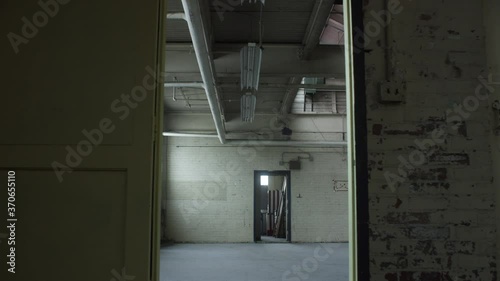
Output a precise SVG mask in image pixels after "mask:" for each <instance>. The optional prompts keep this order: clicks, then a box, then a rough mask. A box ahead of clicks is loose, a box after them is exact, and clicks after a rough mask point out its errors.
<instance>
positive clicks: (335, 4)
mask: <svg viewBox="0 0 500 281" xmlns="http://www.w3.org/2000/svg"><path fill="white" fill-rule="evenodd" d="M200 2H201V3H202V4H201V6H202V7H203V9H202V17H203V18H204V20H205V22H206V26H205V29H206V30H207V33H208V34H209V36H210V42H211V56H212V58H213V64H214V66H215V73H216V74H215V76H216V81H217V99H218V101H219V103H220V105H221V114H222V116H223V120H224V121H225V122H229V121H233V122H235V121H238V118H240V117H239V114H240V98H241V96H242V94H244V92H241V90H240V49H241V48H242V47H243V46H244V45H245V44H247V43H249V42H257V43H258V42H259V40H262V46H263V48H264V50H263V57H262V67H261V75H260V85H259V91H258V92H257V93H256V96H257V105H256V114H258V115H263V114H264V115H265V114H282V115H286V114H289V113H290V112H291V110H292V108H293V107H294V105H293V104H294V102H295V103H297V102H300V100H299V101H297V99H296V97H297V93H298V92H299V88H298V87H297V84H300V83H301V82H302V79H303V78H304V77H323V78H327V80H326V81H327V82H326V84H327V85H325V86H323V87H322V89H318V90H317V91H318V92H322V93H323V94H325V93H326V94H328V93H332V92H334V91H335V92H343V91H345V90H343V89H344V87H345V82H344V81H345V80H344V72H345V71H344V68H345V66H344V50H343V47H342V45H343V43H342V42H343V40H342V38H343V16H342V5H341V4H342V3H341V2H342V1H338V0H329V1H325V0H267V1H266V3H265V5H264V6H263V8H262V38H260V36H259V34H260V32H259V30H260V28H259V26H260V25H259V18H260V14H261V10H260V9H261V5H260V1H259V0H257V3H249V0H246V1H244V2H245V3H243V4H241V2H240V0H206V1H204V0H200ZM250 2H253V1H250ZM183 12H184V10H183V7H182V3H181V1H180V0H167V13H169V14H173V13H183ZM166 25H167V26H166V43H167V48H166V52H167V54H166V58H167V61H166V70H165V71H166V73H165V74H164V80H165V82H202V77H201V75H200V70H199V66H198V63H197V60H196V55H195V52H194V49H193V46H192V40H191V35H190V33H189V29H188V25H187V23H186V21H184V20H174V19H169V20H167V23H166ZM326 62H328V63H326ZM294 85H295V86H294ZM327 100H328V102H330V103H331V98H330V99H327ZM344 100H345V99H344ZM316 102H320V103H321V100H320V101H316ZM325 102H326V101H325ZM295 107H296V108H300V106H297V105H295ZM317 108H321V106H319V105H318V106H317ZM165 112H166V114H169V113H170V114H172V113H183V114H190V113H192V114H200V113H210V107H209V103H208V101H207V96H206V94H205V90H204V89H203V88H190V87H177V88H172V87H167V88H166V91H165ZM298 113H300V112H298ZM331 113H332V114H335V113H338V112H333V111H332V112H331ZM294 114H297V111H296V110H294Z"/></svg>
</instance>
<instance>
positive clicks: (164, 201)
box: [159, 0, 368, 280]
mask: <svg viewBox="0 0 500 281" xmlns="http://www.w3.org/2000/svg"><path fill="white" fill-rule="evenodd" d="M167 2H168V3H169V8H168V9H167V10H168V14H167V19H169V24H168V25H167V27H166V28H167V30H166V34H167V36H166V42H167V44H166V47H165V50H166V52H165V55H166V56H167V57H168V63H167V64H166V67H165V69H166V72H165V75H164V79H165V83H164V86H165V88H166V90H165V100H164V106H165V118H164V133H163V135H164V136H165V137H166V138H165V139H164V143H163V149H164V162H163V169H164V171H163V172H164V175H165V176H164V178H163V179H162V180H163V182H162V189H163V190H162V193H163V194H162V198H161V205H162V213H161V215H162V216H163V217H162V218H163V221H164V224H163V226H162V227H161V232H160V234H159V235H160V236H161V238H162V242H165V245H166V247H165V248H163V249H162V250H161V256H162V259H161V261H160V267H161V270H162V273H163V276H164V277H166V278H167V279H168V280H190V279H194V280H196V279H197V277H198V275H199V276H202V279H203V280H221V279H224V278H226V277H225V276H224V272H225V271H224V270H223V268H221V269H219V268H218V266H222V265H224V264H225V263H230V262H236V259H235V257H238V258H241V260H240V261H238V262H237V264H236V263H235V267H233V268H232V272H233V274H236V275H239V276H246V277H247V278H248V276H251V277H252V278H254V277H255V278H261V277H260V276H259V274H261V275H263V276H265V277H262V278H261V279H262V280H264V278H266V279H267V280H284V279H286V278H290V277H291V276H293V275H291V274H293V272H291V273H290V270H289V269H290V268H296V266H297V265H296V264H295V263H296V260H306V259H308V257H309V256H308V253H310V252H313V253H314V251H316V250H317V249H319V248H317V247H323V248H321V249H328V250H326V251H327V253H330V257H331V258H332V260H333V259H336V258H339V261H340V262H337V260H336V261H335V262H332V263H334V264H338V265H340V266H339V267H338V268H336V267H333V266H331V264H330V263H329V262H330V261H328V262H324V261H322V262H321V263H319V261H318V265H320V266H319V268H318V270H317V271H315V272H314V277H313V279H315V280H331V276H335V277H336V280H348V279H349V277H348V276H349V275H350V276H351V279H350V280H358V279H357V278H358V272H361V273H362V274H361V273H360V274H359V276H360V277H364V276H365V275H366V272H368V271H367V265H368V263H367V258H368V255H367V254H366V253H365V251H367V249H368V248H367V245H366V242H365V240H366V241H367V238H366V237H368V236H367V228H366V227H365V226H366V223H365V219H366V218H367V216H365V211H366V212H367V208H366V206H367V201H366V200H365V199H366V198H367V196H365V195H366V194H365V193H367V192H365V189H363V190H361V191H359V190H358V189H356V188H355V187H356V185H357V184H360V183H361V185H362V186H365V184H364V181H361V182H360V181H358V182H356V178H361V179H366V173H365V171H366V170H367V169H366V161H363V160H364V158H363V157H359V156H358V155H359V154H361V155H362V154H363V151H362V149H363V147H362V145H358V146H354V144H355V141H354V140H355V138H356V141H357V142H358V143H364V142H363V141H362V137H363V130H365V127H364V126H363V123H362V122H366V120H364V119H365V117H364V116H363V111H362V110H360V109H359V108H358V107H363V106H364V104H365V103H364V100H363V99H362V97H360V98H359V97H358V96H359V95H363V87H362V86H363V84H362V83H363V82H364V80H363V79H364V76H363V74H362V73H357V72H356V74H357V75H356V76H355V77H356V79H354V76H353V73H354V70H355V69H354V67H355V66H356V70H357V71H358V72H359V71H361V72H362V71H364V68H363V67H359V69H357V67H358V66H359V65H360V64H361V65H362V61H361V62H360V59H361V60H362V56H363V54H362V53H359V54H355V53H354V51H353V49H352V48H353V46H352V36H353V34H352V29H353V25H352V24H353V23H354V24H355V25H354V26H355V27H356V28H359V27H362V22H360V21H359V19H360V15H361V9H360V8H361V7H358V6H356V7H355V8H356V9H355V10H356V11H357V12H356V14H355V17H354V18H351V16H352V12H351V5H352V4H351V2H350V1H346V2H345V3H344V4H345V5H342V3H343V1H333V2H329V3H330V4H329V5H330V6H329V7H327V9H325V7H323V6H321V5H327V4H328V3H327V2H328V1H317V4H315V5H312V1H311V3H309V2H308V1H301V2H300V3H298V2H297V3H298V4H297V5H304V7H293V9H291V10H287V11H281V10H280V9H281V8H280V7H289V6H288V5H286V4H276V3H279V2H282V3H286V2H287V1H284V0H282V1H278V2H274V5H264V2H265V1H260V3H259V1H249V2H250V3H245V1H243V2H242V3H241V5H240V4H238V5H237V6H234V7H231V9H230V10H227V11H224V13H221V11H220V9H219V8H218V7H217V6H214V5H213V3H211V1H208V2H207V3H206V4H207V5H203V6H202V5H200V3H202V2H198V1H194V0H192V1H191V0H186V1H182V2H181V1H177V0H168V1H167ZM255 2H257V3H255ZM252 5H253V6H252ZM256 5H261V6H256ZM306 6H307V7H306ZM299 8H300V10H305V11H307V10H310V12H311V13H310V16H311V17H310V18H309V19H308V18H307V17H304V18H297V17H294V9H299ZM277 11H279V14H280V15H283V16H284V17H286V18H287V19H290V18H295V21H296V25H300V26H302V27H303V28H302V29H300V30H306V33H305V34H297V35H296V36H298V37H297V38H298V39H296V40H295V39H294V38H291V37H290V38H288V37H287V38H281V37H280V36H285V35H286V36H295V35H293V34H288V33H287V34H284V33H283V32H282V31H281V30H283V29H281V28H288V26H281V24H285V23H286V22H287V21H285V20H283V21H279V20H274V21H273V20H271V19H272V18H273V17H274V16H275V15H276V14H278V13H276V12H277ZM325 11H326V12H325ZM319 12H325V13H324V15H323V16H322V17H318V16H317V15H318V13H319ZM287 13H289V15H286V14H287ZM186 14H189V17H186ZM304 14H306V13H304ZM243 15H244V16H243ZM344 16H345V19H344V18H343V17H344ZM222 17H223V18H224V19H225V20H222ZM249 19H250V21H249ZM187 20H189V22H187V24H188V25H187V27H186V21H187ZM240 21H246V22H245V24H241V23H240ZM325 22H327V23H328V24H327V26H326V27H325V24H324V23H325ZM259 23H262V24H263V25H264V26H265V27H269V26H273V29H272V30H274V32H275V33H276V34H271V32H270V30H271V29H269V28H268V29H267V30H268V31H267V32H266V33H264V34H265V36H263V37H262V34H263V33H262V32H257V33H255V32H253V31H259V30H262V28H260V27H259V26H258V25H259ZM339 24H340V25H339ZM342 24H344V25H343V27H342ZM235 28H237V29H238V30H239V29H242V31H241V32H229V31H231V30H234V29H235ZM339 28H340V29H339ZM344 31H345V34H346V35H345V36H344ZM247 33H248V34H247ZM210 34H212V35H213V38H209V37H206V36H205V37H203V36H204V35H210ZM252 34H253V35H255V36H257V37H255V36H254V37H255V38H258V39H260V40H257V39H255V40H253V41H255V42H257V41H259V43H260V45H259V46H261V47H262V48H259V49H260V50H261V51H258V50H257V49H256V48H255V45H254V44H255V43H251V42H250V43H249V42H248V39H247V37H252ZM240 35H242V36H243V35H244V37H245V38H240V37H238V36H240ZM247 35H249V36H247ZM337 35H338V36H337ZM259 37H260V38H259ZM207 38H208V39H209V40H206V39H207ZM303 38H311V39H308V40H306V41H308V43H306V44H304V41H303ZM294 40H295V41H294ZM318 40H319V42H317V41H318ZM344 40H345V42H346V44H345V46H344ZM250 41H252V40H250ZM309 41H310V42H309ZM195 42H197V45H198V46H197V47H196V48H195V47H193V43H195ZM294 42H295V43H294ZM252 48H253V49H252ZM249 49H252V50H254V51H255V53H259V52H262V56H260V55H259V56H253V57H252V59H254V60H255V61H254V63H255V65H257V66H259V67H258V68H259V69H260V77H258V78H259V79H260V80H258V79H254V81H260V82H259V83H257V84H259V85H247V84H241V83H242V82H245V81H247V80H245V79H246V78H248V77H249V75H250V74H249V73H250V72H251V71H250V70H252V69H253V68H251V67H249V64H248V61H249V59H250V58H249V57H247V53H248V54H249V53H252V52H249V51H248V50H249ZM207 52H208V53H207ZM326 61H328V62H331V63H330V64H329V63H318V62H326ZM250 76H251V75H250ZM245 77H246V78H245ZM243 78H245V79H243ZM214 81H215V82H214ZM214 83H215V87H212V86H211V85H213V84H214ZM354 84H356V95H357V99H356V101H357V102H358V104H359V106H358V107H356V108H355V107H354V105H355V104H354V94H355V92H354ZM360 84H361V85H360ZM256 86H260V87H259V88H258V90H257V87H256ZM248 87H250V88H251V87H254V88H255V90H254V91H243V92H242V89H246V88H248ZM355 112H356V126H354V115H355V114H354V113H355ZM358 124H361V126H359V127H358ZM355 133H356V134H355ZM364 154H366V153H364ZM297 155H299V156H297ZM355 156H356V157H355ZM354 159H356V162H357V163H358V164H357V165H356V166H355V165H354ZM307 160H308V161H307ZM301 161H302V166H301V164H300V163H301ZM297 164H298V165H297ZM287 168H288V169H290V170H292V169H293V170H294V180H293V181H294V196H293V197H291V172H290V171H281V169H287ZM257 169H266V170H257ZM295 170H297V171H295ZM252 171H253V175H252ZM276 172H277V173H278V174H279V173H283V176H282V177H283V181H286V184H287V185H286V187H285V188H284V189H281V190H279V191H280V192H282V193H283V194H284V198H283V199H282V200H281V202H280V201H279V200H278V203H277V204H276V205H277V207H276V205H275V207H272V208H271V207H268V205H270V203H269V201H270V199H269V196H267V202H266V200H265V199H262V200H261V199H259V198H263V194H262V193H263V190H265V191H266V193H268V191H270V188H269V176H270V175H271V174H274V173H276ZM252 176H253V181H252ZM261 176H264V177H262V178H261ZM265 176H267V180H268V184H267V187H266V188H265V189H264V188H263V184H262V183H263V182H264V181H265V178H266V177H265ZM282 188H283V186H282ZM252 193H253V194H252ZM283 194H278V195H277V196H276V197H275V198H280V196H283ZM252 195H253V196H252ZM252 200H253V202H252ZM291 201H293V206H294V213H293V214H294V217H293V219H294V225H293V228H292V221H291V219H292V216H291V214H292V212H291ZM280 203H282V204H283V205H281V208H280V207H279V205H280ZM358 203H359V204H358ZM263 205H265V206H263ZM283 207H284V208H285V215H283V211H282V213H281V215H279V211H280V210H282V209H283ZM262 210H265V211H262ZM359 210H361V211H362V212H361V213H360V215H361V216H360V217H361V219H360V218H359V217H358V211H359ZM278 217H281V218H282V221H281V222H279V224H277V223H278ZM283 223H284V225H282V224H283ZM268 225H269V227H268ZM278 228H280V230H281V231H282V229H285V235H284V236H285V237H284V238H283V233H281V235H280V233H279V231H280V230H278V232H277V233H276V232H275V230H276V229H278ZM292 232H293V240H292ZM280 236H281V237H280ZM268 238H269V239H284V240H285V241H288V242H293V243H294V244H280V245H277V244H273V245H265V247H262V246H263V245H259V244H254V243H247V242H252V241H258V242H260V241H264V242H266V241H265V240H267V239H268ZM278 241H283V240H278ZM358 241H359V242H358ZM347 242H348V243H347ZM270 247H271V248H273V247H274V248H280V249H281V248H285V249H284V251H285V252H286V254H283V252H282V251H271V252H272V253H274V254H279V255H281V256H284V257H286V258H285V259H273V264H266V266H265V268H264V267H262V265H261V264H260V262H261V259H260V258H256V257H259V256H266V257H268V256H267V255H268V254H269V253H270V251H267V249H269V248H270ZM297 247H303V249H302V250H300V251H298V252H294V251H295V250H296V249H297ZM264 250H265V251H264ZM262 251H264V253H263V252H262ZM209 253H221V254H220V255H217V259H216V258H214V256H211V255H209ZM256 253H257V254H256ZM358 255H359V256H361V257H362V258H361V259H358ZM167 260H168V262H167ZM187 260H189V261H190V262H189V263H186V262H185V261H187ZM183 261H184V263H183ZM193 262H196V263H200V264H201V263H205V266H204V267H203V268H210V269H211V270H205V271H203V272H198V271H193V270H191V269H189V267H190V265H191V264H192V263H193ZM259 264H260V266H259ZM242 265H244V266H242ZM252 265H253V266H255V267H252ZM300 266H302V264H301V265H300ZM255 268H259V270H255ZM276 268H281V269H282V270H279V271H276ZM182 269H184V270H182ZM195 274H198V275H197V276H194V275H195ZM311 276H313V274H311ZM195 277H196V278H195ZM299 277H300V276H295V277H291V278H299ZM175 278H177V279H175ZM269 278H273V279H269ZM362 279H363V278H361V280H362ZM365 279H366V278H365ZM289 280H291V279H289Z"/></svg>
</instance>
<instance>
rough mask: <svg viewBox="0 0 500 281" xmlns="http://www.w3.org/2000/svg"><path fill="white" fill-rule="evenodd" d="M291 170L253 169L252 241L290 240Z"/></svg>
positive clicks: (276, 241) (273, 241) (277, 241)
mask: <svg viewBox="0 0 500 281" xmlns="http://www.w3.org/2000/svg"><path fill="white" fill-rule="evenodd" d="M290 199H291V173H290V171H254V242H263V243H283V242H291V241H292V237H291V200H290Z"/></svg>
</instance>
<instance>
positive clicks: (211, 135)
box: [163, 132, 219, 138]
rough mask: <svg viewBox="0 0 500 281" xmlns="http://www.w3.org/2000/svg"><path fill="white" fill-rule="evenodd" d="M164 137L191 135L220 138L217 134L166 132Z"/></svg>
mask: <svg viewBox="0 0 500 281" xmlns="http://www.w3.org/2000/svg"><path fill="white" fill-rule="evenodd" d="M163 136H164V137H190V138H218V137H219V136H218V135H217V134H190V133H175V132H164V133H163Z"/></svg>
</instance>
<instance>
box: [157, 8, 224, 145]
mask: <svg viewBox="0 0 500 281" xmlns="http://www.w3.org/2000/svg"><path fill="white" fill-rule="evenodd" d="M200 2H202V1H198V0H182V6H183V7H184V19H185V20H186V22H187V24H188V28H189V33H190V34H191V39H192V41H193V48H194V51H195V54H196V60H197V61H198V66H199V67H200V72H201V77H202V80H203V88H204V89H205V93H206V95H207V100H208V105H209V106H210V111H211V112H212V117H213V119H214V123H215V129H216V131H217V136H218V138H219V140H220V142H221V143H225V141H226V133H225V128H224V121H223V118H222V109H221V105H220V103H219V95H218V93H217V84H216V77H217V76H216V74H215V65H214V62H213V60H212V56H211V51H210V40H209V38H208V31H207V30H206V29H205V24H204V22H203V18H202V16H201V10H202V9H201V7H200ZM169 15H170V16H169ZM169 15H167V18H170V19H180V18H182V17H181V16H179V15H178V14H177V13H176V14H169Z"/></svg>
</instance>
